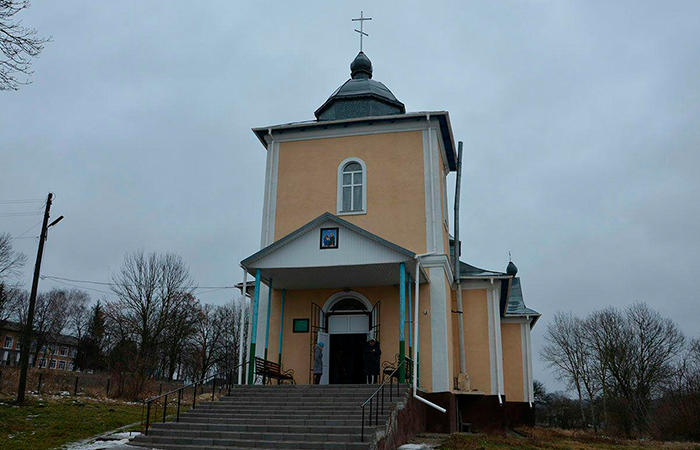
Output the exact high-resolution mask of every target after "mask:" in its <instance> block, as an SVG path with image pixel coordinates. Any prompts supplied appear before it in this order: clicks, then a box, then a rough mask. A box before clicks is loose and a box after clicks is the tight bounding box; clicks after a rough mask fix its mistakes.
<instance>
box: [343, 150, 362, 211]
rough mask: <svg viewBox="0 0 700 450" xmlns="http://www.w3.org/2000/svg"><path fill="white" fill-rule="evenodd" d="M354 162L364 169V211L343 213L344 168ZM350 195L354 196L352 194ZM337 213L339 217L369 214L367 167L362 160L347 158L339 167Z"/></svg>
mask: <svg viewBox="0 0 700 450" xmlns="http://www.w3.org/2000/svg"><path fill="white" fill-rule="evenodd" d="M353 162H355V163H358V164H359V165H360V166H361V167H362V209H358V210H356V211H343V168H344V167H345V166H347V165H348V164H349V163H353ZM350 195H352V193H351V194H350ZM336 213H337V215H339V216H351V215H356V214H367V165H366V164H365V162H364V161H363V160H361V159H360V158H356V157H351V158H346V159H344V160H343V161H342V162H341V163H340V164H339V165H338V197H337V208H336Z"/></svg>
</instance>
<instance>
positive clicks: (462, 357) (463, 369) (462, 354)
mask: <svg viewBox="0 0 700 450" xmlns="http://www.w3.org/2000/svg"><path fill="white" fill-rule="evenodd" d="M461 189H462V141H459V145H458V151H457V184H456V186H455V229H454V232H455V245H454V263H455V268H454V276H455V284H456V285H457V315H458V319H457V321H458V322H457V323H458V330H459V373H460V374H463V373H464V374H466V373H467V353H466V350H465V342H464V308H463V307H462V286H461V281H460V273H459V253H460V251H459V250H460V246H459V199H460V192H461Z"/></svg>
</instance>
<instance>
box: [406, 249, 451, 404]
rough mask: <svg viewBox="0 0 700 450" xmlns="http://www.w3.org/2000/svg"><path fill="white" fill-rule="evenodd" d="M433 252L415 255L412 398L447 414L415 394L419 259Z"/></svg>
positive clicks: (416, 382) (418, 311)
mask: <svg viewBox="0 0 700 450" xmlns="http://www.w3.org/2000/svg"><path fill="white" fill-rule="evenodd" d="M433 254H435V252H429V253H422V254H420V255H416V256H415V259H416V306H415V319H414V320H415V321H414V323H413V339H414V340H415V342H414V343H413V398H415V399H416V400H418V401H420V402H422V403H425V404H426V405H428V406H430V407H432V408H435V409H437V410H438V411H440V412H443V413H444V412H447V410H446V409H445V408H442V407H440V406H438V405H436V404H435V403H433V402H431V401H428V400H426V399H424V398H423V397H420V396H418V393H417V392H416V386H418V355H417V353H418V322H420V320H419V319H420V316H419V315H418V314H419V313H420V306H419V305H420V259H421V258H422V257H423V256H428V255H433Z"/></svg>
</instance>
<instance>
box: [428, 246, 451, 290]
mask: <svg viewBox="0 0 700 450" xmlns="http://www.w3.org/2000/svg"><path fill="white" fill-rule="evenodd" d="M421 266H422V267H425V268H426V269H427V268H430V267H442V269H443V270H444V271H445V277H446V278H447V279H448V280H450V281H451V280H453V279H454V277H453V275H452V264H450V260H449V258H448V257H447V255H446V254H444V253H441V254H437V255H429V256H425V257H423V258H421ZM450 287H452V283H450Z"/></svg>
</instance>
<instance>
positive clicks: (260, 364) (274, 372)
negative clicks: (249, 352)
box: [255, 356, 296, 384]
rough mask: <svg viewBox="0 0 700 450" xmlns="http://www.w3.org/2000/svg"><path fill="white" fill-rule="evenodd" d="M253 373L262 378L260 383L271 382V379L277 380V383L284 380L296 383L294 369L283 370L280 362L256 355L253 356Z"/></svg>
mask: <svg viewBox="0 0 700 450" xmlns="http://www.w3.org/2000/svg"><path fill="white" fill-rule="evenodd" d="M255 375H256V376H257V377H260V378H262V384H272V380H273V379H275V380H277V384H282V382H284V381H289V382H290V383H292V384H296V382H295V381H294V370H291V369H290V370H284V369H283V368H282V366H281V365H280V364H277V363H275V362H272V361H268V360H266V359H262V358H258V357H257V356H256V357H255ZM266 382H267V383H266Z"/></svg>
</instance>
